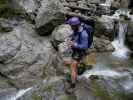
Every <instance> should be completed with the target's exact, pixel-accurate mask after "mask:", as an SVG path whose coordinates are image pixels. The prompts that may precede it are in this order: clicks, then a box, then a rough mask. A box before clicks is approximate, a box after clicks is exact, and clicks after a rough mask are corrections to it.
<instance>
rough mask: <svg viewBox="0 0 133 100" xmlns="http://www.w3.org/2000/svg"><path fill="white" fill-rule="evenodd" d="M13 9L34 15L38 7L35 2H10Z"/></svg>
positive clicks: (16, 0)
mask: <svg viewBox="0 0 133 100" xmlns="http://www.w3.org/2000/svg"><path fill="white" fill-rule="evenodd" d="M10 2H11V3H12V6H13V8H15V9H19V10H20V9H22V10H24V11H25V12H27V13H34V12H35V10H36V9H37V7H38V6H39V5H38V3H37V0H11V1H10Z"/></svg>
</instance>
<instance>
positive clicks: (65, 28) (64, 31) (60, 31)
mask: <svg viewBox="0 0 133 100" xmlns="http://www.w3.org/2000/svg"><path fill="white" fill-rule="evenodd" d="M71 33H72V29H71V27H70V26H69V25H67V24H66V25H65V24H64V25H60V26H58V27H56V28H55V29H54V31H53V32H52V36H51V38H52V39H51V40H52V43H53V45H54V47H56V48H57V47H58V46H59V44H60V43H62V42H65V40H66V39H68V38H69V35H70V34H71Z"/></svg>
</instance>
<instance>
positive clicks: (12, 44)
mask: <svg viewBox="0 0 133 100" xmlns="http://www.w3.org/2000/svg"><path fill="white" fill-rule="evenodd" d="M33 28H34V26H33V25H31V24H28V23H26V22H25V21H24V22H20V23H19V25H17V26H15V27H14V29H13V31H11V32H9V33H5V34H2V36H1V37H0V44H1V46H0V62H1V64H0V72H2V73H4V75H5V76H7V77H10V78H11V79H12V80H16V81H15V83H16V84H17V85H18V87H27V86H29V85H31V84H34V83H35V82H37V81H39V79H41V77H42V76H43V77H47V76H51V75H56V69H55V68H54V66H52V64H53V61H54V58H55V55H56V53H54V50H53V48H52V45H51V43H50V40H49V39H48V38H47V37H40V36H38V35H37V34H36V33H35V31H34V29H33ZM36 79H38V80H36ZM20 83H21V84H20ZM25 84H27V85H25Z"/></svg>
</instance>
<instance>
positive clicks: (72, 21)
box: [66, 17, 80, 25]
mask: <svg viewBox="0 0 133 100" xmlns="http://www.w3.org/2000/svg"><path fill="white" fill-rule="evenodd" d="M66 23H67V24H69V25H79V24H80V20H79V18H78V17H72V18H70V19H69V20H67V22H66Z"/></svg>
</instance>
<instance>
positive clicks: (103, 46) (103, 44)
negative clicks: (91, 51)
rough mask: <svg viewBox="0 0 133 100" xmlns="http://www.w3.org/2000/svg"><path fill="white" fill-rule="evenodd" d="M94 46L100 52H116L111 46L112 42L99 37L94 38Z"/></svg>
mask: <svg viewBox="0 0 133 100" xmlns="http://www.w3.org/2000/svg"><path fill="white" fill-rule="evenodd" d="M93 46H94V48H95V49H96V51H98V52H103V51H113V50H114V48H113V46H112V45H111V41H109V40H106V39H101V38H97V37H94V43H93Z"/></svg>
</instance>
